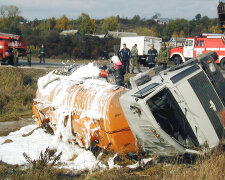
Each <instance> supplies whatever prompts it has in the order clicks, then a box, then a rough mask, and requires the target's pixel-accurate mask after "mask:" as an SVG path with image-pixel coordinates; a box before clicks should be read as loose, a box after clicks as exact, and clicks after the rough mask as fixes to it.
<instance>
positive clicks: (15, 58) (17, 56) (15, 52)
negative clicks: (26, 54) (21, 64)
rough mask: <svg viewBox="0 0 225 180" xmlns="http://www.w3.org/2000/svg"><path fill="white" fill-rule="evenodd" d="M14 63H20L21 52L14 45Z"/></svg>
mask: <svg viewBox="0 0 225 180" xmlns="http://www.w3.org/2000/svg"><path fill="white" fill-rule="evenodd" d="M12 52H13V64H14V65H15V66H16V65H17V64H18V58H19V52H18V50H17V49H16V48H15V47H13V51H12Z"/></svg>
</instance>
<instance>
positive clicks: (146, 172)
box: [86, 149, 225, 180]
mask: <svg viewBox="0 0 225 180" xmlns="http://www.w3.org/2000/svg"><path fill="white" fill-rule="evenodd" d="M169 161H170V162H169V163H168V161H167V162H164V163H156V164H153V165H150V166H146V167H144V168H139V169H135V170H131V169H128V168H122V169H118V170H117V169H112V170H106V171H103V172H96V173H94V174H90V175H88V176H87V177H86V179H95V180H97V179H98V180H103V179H110V180H114V179H115V180H117V179H129V180H130V179H131V180H132V179H146V180H151V179H154V180H155V179H164V180H168V179H171V180H181V179H182V180H183V179H184V180H189V179H190V180H193V179H195V180H215V179H218V180H224V179H225V152H224V151H223V150H221V149H220V150H216V151H215V152H214V153H213V154H211V155H206V156H204V157H197V159H196V161H195V162H193V163H184V162H183V163H180V162H178V158H175V159H174V160H172V161H171V160H169Z"/></svg>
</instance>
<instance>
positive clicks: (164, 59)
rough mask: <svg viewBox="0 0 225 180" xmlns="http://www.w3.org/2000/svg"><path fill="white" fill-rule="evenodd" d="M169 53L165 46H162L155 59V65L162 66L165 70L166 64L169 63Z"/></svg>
mask: <svg viewBox="0 0 225 180" xmlns="http://www.w3.org/2000/svg"><path fill="white" fill-rule="evenodd" d="M169 57H170V53H169V51H168V49H167V48H166V44H165V43H163V44H162V48H161V49H160V51H159V55H158V58H157V63H158V65H159V66H163V69H166V68H167V63H168V61H169Z"/></svg>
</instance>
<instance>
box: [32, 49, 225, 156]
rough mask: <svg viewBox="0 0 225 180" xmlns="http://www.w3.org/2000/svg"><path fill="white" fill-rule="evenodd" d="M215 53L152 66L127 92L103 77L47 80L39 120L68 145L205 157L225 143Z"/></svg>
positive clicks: (223, 96) (223, 85)
mask: <svg viewBox="0 0 225 180" xmlns="http://www.w3.org/2000/svg"><path fill="white" fill-rule="evenodd" d="M216 56H217V55H216V53H213V52H210V53H207V54H204V55H202V56H201V57H198V58H195V59H191V60H189V61H187V62H185V63H184V64H181V65H178V66H174V67H172V68H170V69H167V70H165V71H161V72H160V71H159V72H158V68H155V69H151V70H149V71H148V72H145V73H142V74H140V75H137V76H136V77H134V78H131V80H130V81H131V85H132V88H131V89H129V90H128V89H125V88H123V87H118V86H115V85H109V83H107V82H100V80H95V81H94V80H92V79H86V80H84V81H80V82H74V81H73V80H72V79H70V80H69V81H64V80H63V78H62V77H59V76H58V75H52V76H48V77H45V80H46V78H47V81H46V82H48V83H45V84H43V83H42V85H39V88H38V90H37V93H36V98H35V99H34V105H33V114H34V118H35V119H36V121H37V123H38V125H41V124H43V123H48V124H49V125H50V127H52V129H53V130H54V132H55V134H56V135H57V136H58V137H59V138H62V140H63V141H70V142H75V143H78V144H79V145H80V146H82V147H85V148H87V149H88V148H90V147H92V146H99V147H100V148H103V149H105V150H111V151H114V152H118V153H123V154H124V153H125V154H127V153H129V152H132V153H137V152H139V151H140V150H141V151H142V152H145V153H147V154H157V155H160V156H173V155H177V154H186V153H189V154H202V153H204V152H206V151H208V150H210V149H213V148H215V147H216V146H217V145H218V144H219V142H220V141H221V140H222V139H223V138H224V125H225V91H224V89H225V80H224V78H223V76H222V74H221V72H220V71H219V69H218V67H217V65H216V64H215V63H214V60H216V59H217V57H216ZM96 82H97V83H96ZM40 86H42V87H40Z"/></svg>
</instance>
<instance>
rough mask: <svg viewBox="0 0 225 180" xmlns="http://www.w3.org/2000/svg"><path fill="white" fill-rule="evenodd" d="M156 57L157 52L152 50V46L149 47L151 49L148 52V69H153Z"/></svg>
mask: <svg viewBox="0 0 225 180" xmlns="http://www.w3.org/2000/svg"><path fill="white" fill-rule="evenodd" d="M157 56H158V51H157V50H156V49H155V48H154V44H152V45H151V49H149V50H148V67H149V69H150V68H153V67H155V60H156V57H157Z"/></svg>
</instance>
